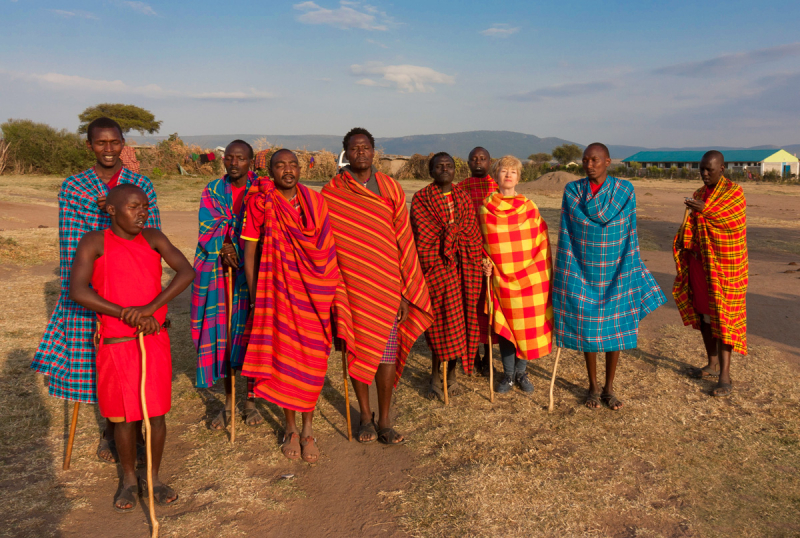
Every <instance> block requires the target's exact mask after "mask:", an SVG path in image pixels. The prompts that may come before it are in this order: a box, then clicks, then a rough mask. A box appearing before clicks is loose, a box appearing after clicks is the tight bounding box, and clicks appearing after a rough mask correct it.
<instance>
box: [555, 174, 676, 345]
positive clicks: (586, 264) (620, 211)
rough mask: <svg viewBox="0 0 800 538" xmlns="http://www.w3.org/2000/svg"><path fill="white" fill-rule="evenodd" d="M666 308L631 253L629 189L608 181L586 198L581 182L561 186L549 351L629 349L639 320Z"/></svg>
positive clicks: (635, 251) (634, 248)
mask: <svg viewBox="0 0 800 538" xmlns="http://www.w3.org/2000/svg"><path fill="white" fill-rule="evenodd" d="M666 302H667V298H666V296H665V295H664V292H663V291H661V287H660V286H659V285H658V283H657V282H656V281H655V279H654V278H653V275H651V274H650V271H648V270H647V267H645V266H644V264H643V263H642V257H641V255H640V254H639V237H638V235H637V233H636V197H635V195H634V192H633V185H631V183H630V182H629V181H625V180H621V179H617V178H614V177H609V178H607V179H606V181H605V182H604V183H603V186H602V187H601V188H600V190H599V191H598V192H597V194H595V195H592V189H591V187H590V186H589V179H588V178H583V179H580V180H578V181H573V182H571V183H569V184H567V186H566V188H565V189H564V198H563V201H562V204H561V230H560V231H559V234H558V253H557V257H556V269H555V282H554V284H553V311H554V313H555V338H556V345H557V346H559V347H565V348H567V349H576V350H579V351H589V352H592V351H618V350H623V349H632V348H635V347H636V339H637V336H638V333H639V321H640V320H641V319H642V318H644V317H645V316H646V315H647V314H648V313H650V312H652V311H653V310H655V309H656V308H658V307H659V306H661V305H662V304H664V303H666Z"/></svg>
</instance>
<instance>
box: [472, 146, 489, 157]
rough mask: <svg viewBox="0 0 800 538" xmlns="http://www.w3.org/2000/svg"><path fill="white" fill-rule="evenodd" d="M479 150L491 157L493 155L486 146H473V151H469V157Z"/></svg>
mask: <svg viewBox="0 0 800 538" xmlns="http://www.w3.org/2000/svg"><path fill="white" fill-rule="evenodd" d="M479 151H482V152H484V153H485V154H486V156H487V157H489V158H491V155H489V151H488V150H487V149H486V148H484V147H481V146H478V147H477V148H472V151H470V152H469V155H468V156H467V159H469V158H470V157H472V156H473V155H474V154H475V153H477V152H479Z"/></svg>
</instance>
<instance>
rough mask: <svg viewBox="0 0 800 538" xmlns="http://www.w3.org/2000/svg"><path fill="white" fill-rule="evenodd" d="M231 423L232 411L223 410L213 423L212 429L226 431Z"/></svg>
mask: <svg viewBox="0 0 800 538" xmlns="http://www.w3.org/2000/svg"><path fill="white" fill-rule="evenodd" d="M230 421H231V411H230V409H223V410H222V411H220V412H219V414H218V415H217V416H216V417H214V420H212V421H211V429H212V430H218V431H219V430H224V429H225V428H227V427H228V424H229V423H230Z"/></svg>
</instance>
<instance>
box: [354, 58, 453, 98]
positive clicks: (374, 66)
mask: <svg viewBox="0 0 800 538" xmlns="http://www.w3.org/2000/svg"><path fill="white" fill-rule="evenodd" d="M350 73H351V74H353V75H356V76H364V75H377V76H379V77H380V78H379V79H377V80H376V79H375V78H362V79H360V80H358V81H357V82H356V84H361V85H362V86H382V87H386V88H390V87H394V88H397V90H398V91H400V92H403V93H413V92H422V93H424V92H433V91H435V90H434V88H433V84H455V82H456V79H455V77H454V76H451V75H445V74H444V73H440V72H438V71H434V70H433V69H431V68H430V67H422V66H419V65H383V64H382V63H380V62H368V63H366V64H364V65H358V64H354V65H351V66H350Z"/></svg>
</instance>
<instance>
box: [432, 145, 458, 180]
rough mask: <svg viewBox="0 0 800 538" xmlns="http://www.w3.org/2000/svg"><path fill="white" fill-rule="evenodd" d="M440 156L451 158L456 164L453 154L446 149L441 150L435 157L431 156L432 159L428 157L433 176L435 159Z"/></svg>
mask: <svg viewBox="0 0 800 538" xmlns="http://www.w3.org/2000/svg"><path fill="white" fill-rule="evenodd" d="M439 157H447V158H448V159H450V160H451V161H453V164H454V165H455V164H456V160H455V159H454V158H453V156H452V155H450V154H449V153H447V152H446V151H440V152H439V153H437V154H436V155H434V156H433V157H431V158H430V159H428V173H429V174H430V175H431V176H433V163H434V161H436V159H438V158H439Z"/></svg>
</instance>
